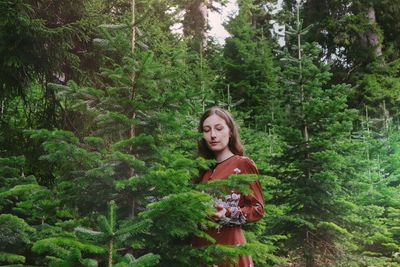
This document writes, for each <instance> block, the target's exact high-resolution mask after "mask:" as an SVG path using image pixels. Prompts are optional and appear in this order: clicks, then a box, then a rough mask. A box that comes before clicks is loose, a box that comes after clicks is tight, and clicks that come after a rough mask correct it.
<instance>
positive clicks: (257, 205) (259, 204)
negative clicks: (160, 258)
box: [194, 155, 264, 267]
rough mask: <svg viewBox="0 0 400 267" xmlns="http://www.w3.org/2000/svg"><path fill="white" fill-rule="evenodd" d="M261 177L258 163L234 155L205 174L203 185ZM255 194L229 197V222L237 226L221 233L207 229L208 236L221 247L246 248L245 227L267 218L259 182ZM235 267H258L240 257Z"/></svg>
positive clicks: (202, 242)
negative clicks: (247, 176) (234, 176)
mask: <svg viewBox="0 0 400 267" xmlns="http://www.w3.org/2000/svg"><path fill="white" fill-rule="evenodd" d="M251 173H254V174H258V170H257V167H256V165H255V163H254V162H253V161H252V160H251V159H249V158H248V157H244V156H238V155H234V156H232V157H230V158H228V159H226V160H225V161H223V162H220V163H218V164H217V165H216V166H215V167H214V168H213V169H210V170H208V171H207V172H206V173H204V175H203V177H202V178H201V182H208V181H210V180H216V179H225V178H227V177H228V176H229V175H232V174H251ZM250 188H251V189H252V193H251V194H249V195H243V194H240V193H238V192H233V191H232V194H231V195H228V196H225V200H227V201H228V203H229V204H228V205H229V206H231V207H233V208H231V209H230V210H232V212H229V213H228V214H227V215H226V216H227V221H228V222H229V220H232V222H233V223H227V224H225V225H222V226H221V227H220V228H219V229H207V231H206V232H207V233H208V234H209V235H210V236H212V237H213V238H214V239H215V240H216V243H217V244H223V245H240V244H245V243H246V239H245V237H244V234H243V231H242V228H241V224H243V223H249V222H254V221H257V220H259V219H261V218H262V217H263V215H264V197H263V193H262V189H261V185H260V182H259V181H256V182H252V183H251V184H250ZM194 245H196V246H205V245H209V242H207V241H206V240H204V239H201V238H195V240H194ZM227 266H232V265H229V264H228V263H220V264H218V267H227ZM234 266H235V267H254V264H253V260H252V258H251V257H250V256H239V259H238V260H237V261H236V264H235V265H234Z"/></svg>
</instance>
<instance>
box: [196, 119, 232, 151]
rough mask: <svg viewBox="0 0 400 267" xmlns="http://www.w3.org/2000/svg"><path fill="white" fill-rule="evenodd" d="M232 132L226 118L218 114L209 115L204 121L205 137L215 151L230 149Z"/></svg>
mask: <svg viewBox="0 0 400 267" xmlns="http://www.w3.org/2000/svg"><path fill="white" fill-rule="evenodd" d="M230 132H231V130H230V129H229V127H228V125H227V124H226V122H225V120H224V119H223V118H221V117H220V116H218V115H216V114H213V115H211V116H209V117H208V118H207V119H205V120H204V122H203V138H204V140H206V143H207V145H208V148H209V149H210V150H211V151H212V152H214V153H216V152H221V151H224V150H225V149H229V147H228V143H229V137H230Z"/></svg>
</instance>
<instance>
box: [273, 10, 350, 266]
mask: <svg viewBox="0 0 400 267" xmlns="http://www.w3.org/2000/svg"><path fill="white" fill-rule="evenodd" d="M299 8H300V7H299V4H298V5H297V12H296V14H297V17H296V18H295V22H296V23H295V28H293V29H290V30H288V32H289V33H290V34H292V35H293V36H292V37H293V38H292V39H291V40H295V41H296V42H295V43H294V44H292V43H290V44H287V45H289V46H290V45H293V49H292V50H293V52H295V53H294V54H292V55H291V54H288V53H286V54H285V57H283V58H282V62H283V65H282V81H283V84H282V86H283V87H284V88H285V96H286V100H285V106H286V110H287V113H286V116H287V121H286V123H285V126H284V127H283V128H282V130H283V132H282V135H283V138H284V141H285V142H286V147H285V148H284V151H283V153H282V156H281V157H280V159H279V160H280V164H281V166H282V167H283V166H284V168H282V169H281V170H280V171H279V172H278V174H277V177H278V178H279V179H280V180H281V182H282V188H283V194H282V196H281V197H282V200H283V201H284V203H286V205H287V208H288V210H287V213H286V214H285V215H284V217H283V218H284V219H283V220H284V222H283V223H282V224H281V225H280V226H277V228H278V229H279V231H282V232H283V233H286V234H288V235H289V236H290V238H289V239H288V240H287V241H286V245H287V246H288V248H289V249H288V252H289V251H290V252H289V254H292V256H293V257H294V258H296V257H298V256H300V259H301V260H300V264H304V265H305V266H307V267H312V266H321V265H332V264H335V257H336V256H337V255H338V254H340V251H341V249H340V243H342V242H344V240H346V239H347V238H349V236H350V233H349V231H348V230H349V229H350V228H348V227H349V225H347V224H346V223H345V219H344V218H345V217H346V215H347V214H349V213H351V208H350V207H348V206H347V205H346V204H345V203H346V199H347V197H348V196H347V194H346V190H345V188H346V184H347V182H348V179H350V178H349V177H346V176H344V175H343V173H345V172H346V168H348V167H347V165H346V157H347V156H348V155H349V153H350V152H351V151H350V149H349V142H350V132H351V129H352V120H353V119H354V117H355V116H354V115H355V113H354V111H352V110H350V109H348V107H347V105H346V92H347V90H348V89H349V87H348V86H347V85H345V84H339V85H335V86H329V85H327V84H328V82H329V78H330V76H331V74H330V73H329V66H328V65H327V64H325V63H323V62H319V60H318V56H319V53H320V50H319V49H318V48H317V46H316V44H309V43H305V44H304V43H303V40H302V38H303V36H304V35H305V34H306V32H307V29H303V28H302V23H301V20H300V17H299ZM278 229H277V230H278ZM347 229H348V230H347ZM294 258H293V260H292V261H296V260H294Z"/></svg>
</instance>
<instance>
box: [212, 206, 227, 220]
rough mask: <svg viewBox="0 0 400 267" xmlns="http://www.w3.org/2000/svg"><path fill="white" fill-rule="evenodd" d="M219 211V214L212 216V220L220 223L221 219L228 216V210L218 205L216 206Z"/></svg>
mask: <svg viewBox="0 0 400 267" xmlns="http://www.w3.org/2000/svg"><path fill="white" fill-rule="evenodd" d="M214 207H215V208H216V209H217V212H215V213H214V214H213V216H212V218H213V219H214V220H216V221H218V220H219V219H221V218H222V217H224V216H225V214H226V209H225V208H224V206H222V205H220V204H216V205H215V206H214Z"/></svg>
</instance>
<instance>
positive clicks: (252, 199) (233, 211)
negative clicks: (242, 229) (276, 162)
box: [218, 157, 264, 225]
mask: <svg viewBox="0 0 400 267" xmlns="http://www.w3.org/2000/svg"><path fill="white" fill-rule="evenodd" d="M237 173H238V174H252V173H253V174H258V170H257V167H256V165H255V163H254V162H253V161H252V160H251V159H249V158H247V157H242V160H241V162H240V164H239V168H237ZM250 188H251V191H252V192H251V193H250V194H249V195H242V194H238V193H234V192H232V193H231V195H228V196H226V198H227V199H226V200H227V203H229V204H228V207H224V209H223V211H222V210H221V209H219V213H221V214H218V215H222V216H221V217H220V218H218V219H219V222H220V224H230V225H240V224H244V223H246V222H255V221H258V220H260V219H261V218H262V217H263V216H264V196H263V193H262V188H261V184H260V182H259V181H255V182H252V183H251V184H250ZM235 203H236V204H235Z"/></svg>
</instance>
